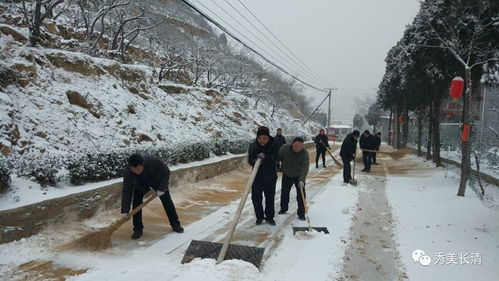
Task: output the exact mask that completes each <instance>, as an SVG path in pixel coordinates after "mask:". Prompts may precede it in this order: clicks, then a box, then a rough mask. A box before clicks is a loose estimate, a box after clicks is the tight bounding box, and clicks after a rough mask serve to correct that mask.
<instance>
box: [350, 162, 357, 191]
mask: <svg viewBox="0 0 499 281" xmlns="http://www.w3.org/2000/svg"><path fill="white" fill-rule="evenodd" d="M355 158H357V156H356V157H354V158H353V172H352V178H351V179H350V184H351V185H355V186H357V180H356V179H355V162H357V161H355Z"/></svg>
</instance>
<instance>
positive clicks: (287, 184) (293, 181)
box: [281, 174, 307, 216]
mask: <svg viewBox="0 0 499 281" xmlns="http://www.w3.org/2000/svg"><path fill="white" fill-rule="evenodd" d="M293 185H295V187H296V202H298V211H297V212H296V213H297V214H298V216H304V215H305V205H304V204H303V198H302V197H301V193H300V188H299V187H298V177H296V178H290V177H288V176H286V175H284V174H283V175H282V185H281V211H287V210H288V205H289V193H290V192H291V187H292V186H293ZM303 196H304V197H305V198H307V193H306V192H305V188H303Z"/></svg>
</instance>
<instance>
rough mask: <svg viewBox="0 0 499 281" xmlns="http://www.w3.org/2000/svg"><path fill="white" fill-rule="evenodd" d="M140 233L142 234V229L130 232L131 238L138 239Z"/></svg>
mask: <svg viewBox="0 0 499 281" xmlns="http://www.w3.org/2000/svg"><path fill="white" fill-rule="evenodd" d="M142 234H143V232H142V229H137V230H134V231H133V234H132V239H133V240H136V239H139V238H140V237H141V236H142Z"/></svg>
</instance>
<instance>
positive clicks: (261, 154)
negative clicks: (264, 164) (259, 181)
mask: <svg viewBox="0 0 499 281" xmlns="http://www.w3.org/2000/svg"><path fill="white" fill-rule="evenodd" d="M256 157H257V158H258V159H260V160H263V159H265V154H263V152H260V153H258V154H257V155H256Z"/></svg>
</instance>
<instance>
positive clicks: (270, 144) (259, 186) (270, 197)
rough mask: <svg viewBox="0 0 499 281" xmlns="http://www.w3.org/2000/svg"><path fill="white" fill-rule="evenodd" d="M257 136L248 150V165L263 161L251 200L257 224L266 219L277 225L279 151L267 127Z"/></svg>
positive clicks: (259, 130)
mask: <svg viewBox="0 0 499 281" xmlns="http://www.w3.org/2000/svg"><path fill="white" fill-rule="evenodd" d="M256 136H257V137H256V140H255V142H253V143H251V144H250V146H249V148H248V163H249V164H250V165H251V166H253V165H255V162H256V160H257V159H260V160H261V163H260V168H259V169H258V172H257V174H256V177H255V181H254V182H253V186H252V189H251V200H252V201H253V207H254V209H255V215H256V224H257V225H260V224H262V221H263V219H264V218H265V220H266V221H267V222H268V223H269V224H270V225H275V221H274V214H275V210H274V199H275V184H276V182H277V171H276V168H277V165H276V164H277V157H278V153H279V150H278V149H277V146H276V144H275V142H274V138H272V137H271V136H270V132H269V129H268V128H267V127H263V126H262V127H259V128H258V131H257V133H256ZM262 193H263V194H264V195H265V212H264V210H263V205H262V200H263V196H262ZM264 215H265V217H264Z"/></svg>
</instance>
